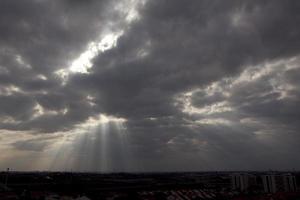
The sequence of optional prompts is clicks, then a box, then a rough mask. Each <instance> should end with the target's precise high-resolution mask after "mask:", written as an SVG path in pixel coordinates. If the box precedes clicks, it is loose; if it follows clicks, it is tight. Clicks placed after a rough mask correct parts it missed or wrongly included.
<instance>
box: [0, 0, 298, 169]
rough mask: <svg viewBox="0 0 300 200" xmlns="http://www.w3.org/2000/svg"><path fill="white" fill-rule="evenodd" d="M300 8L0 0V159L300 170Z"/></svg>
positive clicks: (54, 164)
mask: <svg viewBox="0 0 300 200" xmlns="http://www.w3.org/2000/svg"><path fill="white" fill-rule="evenodd" d="M299 10H300V2H298V1H293V0H287V1H281V0H278V1H277V0H275V1H271V0H270V1H269V0H266V1H261V0H257V1H253V0H252V1H250V0H249V1H246V0H244V1H234V0H231V1H226V2H225V1H218V0H214V1H211V0H210V1H206V0H200V1H196V0H195V1H194V0H193V1H188V2H185V1H181V0H145V1H138V0H122V1H114V0H113V1H111V0H101V1H98V0H97V1H96V0H89V1H77V0H76V1H71V0H51V1H50V0H49V1H48V0H28V1H22V2H20V1H16V0H13V1H12V0H3V1H1V3H0V119H1V120H0V129H1V130H0V134H1V135H0V144H1V145H0V150H1V152H5V153H1V155H0V167H1V168H3V169H5V168H6V167H10V168H12V169H16V170H79V171H189V170H193V171H195V170H247V169H249V170H261V169H292V168H297V169H299V168H300V160H299V156H297V154H298V152H299V151H300V147H299V142H300V135H299V130H300V126H299V124H300V109H299V103H300V92H299V91H300V88H299V83H300V82H299V80H300V42H299V38H300V28H299V24H300V14H299Z"/></svg>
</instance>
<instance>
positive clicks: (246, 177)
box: [231, 173, 256, 192]
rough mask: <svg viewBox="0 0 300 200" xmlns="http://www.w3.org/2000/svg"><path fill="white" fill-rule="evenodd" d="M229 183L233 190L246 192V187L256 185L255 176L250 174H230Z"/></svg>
mask: <svg viewBox="0 0 300 200" xmlns="http://www.w3.org/2000/svg"><path fill="white" fill-rule="evenodd" d="M231 185H232V189H233V190H239V191H241V192H246V191H248V189H249V188H250V187H251V186H253V185H256V177H255V176H254V175H251V174H246V173H244V174H241V173H236V174H232V175H231Z"/></svg>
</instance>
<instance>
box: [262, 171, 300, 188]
mask: <svg viewBox="0 0 300 200" xmlns="http://www.w3.org/2000/svg"><path fill="white" fill-rule="evenodd" d="M262 181H263V186H264V191H265V192H266V193H276V192H292V191H296V190H297V183H296V177H295V176H293V175H291V174H283V175H278V174H269V175H263V176H262Z"/></svg>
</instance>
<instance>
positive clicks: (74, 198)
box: [0, 170, 300, 200]
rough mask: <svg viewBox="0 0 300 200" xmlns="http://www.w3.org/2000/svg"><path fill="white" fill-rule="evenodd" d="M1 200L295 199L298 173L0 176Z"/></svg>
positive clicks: (8, 173)
mask: <svg viewBox="0 0 300 200" xmlns="http://www.w3.org/2000/svg"><path fill="white" fill-rule="evenodd" d="M0 180H1V181H0V200H98V199H99V200H100V199H105V200H106V199H107V200H122V199H131V200H134V199H142V200H156V199H158V200H161V199H166V200H223V199H224V200H226V199H228V200H243V199H245V200H246V199H247V200H252V199H253V200H255V199H258V200H297V199H300V190H299V182H300V172H295V171H294V172H278V171H268V172H186V173H179V172H178V173H111V174H109V173H73V172H13V171H9V170H7V171H5V172H1V173H0Z"/></svg>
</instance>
